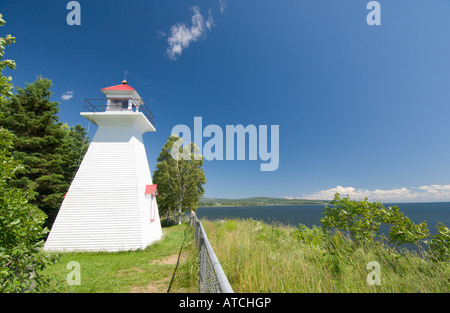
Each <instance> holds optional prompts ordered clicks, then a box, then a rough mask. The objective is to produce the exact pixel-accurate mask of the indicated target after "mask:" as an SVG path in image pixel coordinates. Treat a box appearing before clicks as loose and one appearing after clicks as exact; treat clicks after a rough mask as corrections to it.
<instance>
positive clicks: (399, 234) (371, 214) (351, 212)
mask: <svg viewBox="0 0 450 313" xmlns="http://www.w3.org/2000/svg"><path fill="white" fill-rule="evenodd" d="M323 215H324V217H323V218H322V219H321V222H322V223H323V225H324V227H325V228H327V229H338V230H341V231H344V232H347V233H349V234H350V236H351V238H352V240H354V241H355V242H356V243H357V244H358V243H361V242H367V241H373V239H375V238H377V237H378V238H379V237H380V232H379V229H380V225H381V224H382V223H385V224H386V225H387V226H389V233H388V239H389V244H390V245H395V246H399V245H402V244H407V243H410V244H414V245H415V246H416V247H417V251H418V253H419V254H421V253H422V244H423V243H425V239H426V238H427V237H429V236H430V231H429V230H428V227H427V222H426V221H423V222H422V223H420V224H415V223H414V222H413V221H411V220H410V219H409V218H408V217H407V216H405V215H404V214H403V213H402V212H400V209H399V208H398V207H397V206H393V207H388V208H387V209H386V208H385V207H384V205H383V204H381V203H380V202H378V201H375V202H369V201H368V199H367V198H365V199H364V200H361V201H355V200H350V198H349V197H348V196H347V197H345V198H341V197H340V195H339V194H338V193H337V194H336V195H335V197H334V199H333V201H331V202H330V207H328V206H325V212H324V213H323ZM437 242H439V240H436V241H435V243H437Z"/></svg>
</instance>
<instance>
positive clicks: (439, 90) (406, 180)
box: [0, 0, 450, 202]
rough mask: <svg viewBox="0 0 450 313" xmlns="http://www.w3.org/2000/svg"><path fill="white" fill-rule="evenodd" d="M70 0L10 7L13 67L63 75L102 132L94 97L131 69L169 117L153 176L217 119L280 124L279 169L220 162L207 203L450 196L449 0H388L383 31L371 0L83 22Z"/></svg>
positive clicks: (74, 108)
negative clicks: (170, 154)
mask: <svg viewBox="0 0 450 313" xmlns="http://www.w3.org/2000/svg"><path fill="white" fill-rule="evenodd" d="M68 2H69V1H63V0H47V1H29V0H0V12H1V13H3V15H4V19H5V20H6V21H7V24H5V26H4V27H2V28H1V29H0V31H1V36H4V35H5V34H6V33H11V34H12V35H14V36H16V38H17V41H16V43H15V44H14V45H12V46H11V47H9V48H8V49H7V55H6V57H7V58H10V59H14V60H15V61H16V63H17V69H16V70H14V71H5V73H4V74H7V75H11V76H12V77H13V83H14V84H15V85H17V86H19V87H23V86H24V85H25V82H33V81H34V80H35V78H36V75H42V76H43V77H46V78H50V79H51V80H52V81H53V84H54V86H53V88H52V91H53V93H54V94H53V98H52V99H53V100H54V101H59V102H60V103H61V105H60V120H61V121H62V122H66V123H68V124H69V125H74V124H77V123H79V124H82V125H83V126H85V127H87V125H88V122H87V121H86V120H85V119H83V118H82V117H81V116H80V114H79V113H80V111H81V110H82V104H83V99H85V98H101V97H102V96H103V94H102V93H101V92H100V88H103V87H107V86H112V85H116V84H119V83H120V81H121V80H122V79H123V76H124V74H123V72H124V71H127V72H128V74H127V80H128V82H129V84H130V85H131V86H132V87H134V88H135V89H136V90H137V91H138V92H139V94H140V95H141V96H142V98H143V99H144V101H145V102H146V103H147V105H148V106H149V107H150V110H151V111H152V113H153V114H154V115H155V117H156V125H155V126H156V129H157V132H156V133H147V134H145V135H144V140H145V144H146V147H147V154H148V159H149V164H150V167H151V169H152V171H153V170H154V169H155V166H156V158H157V156H158V154H159V152H160V150H161V148H162V146H163V144H164V143H165V141H166V140H167V138H168V137H169V135H170V133H171V130H172V128H173V127H174V126H175V125H178V124H185V125H188V126H189V127H191V128H192V129H193V122H194V117H195V116H201V117H202V119H203V126H206V125H209V124H216V125H219V126H220V127H222V129H223V130H224V132H225V127H226V125H237V124H242V125H244V126H246V125H250V124H252V125H256V126H258V125H279V130H280V135H279V144H280V148H279V167H278V169H277V170H275V171H272V172H261V171H260V164H261V160H256V161H250V160H248V159H247V160H241V161H237V160H235V161H231V160H223V161H217V160H213V161H206V162H205V165H204V168H205V172H206V176H207V178H208V182H207V184H206V186H205V188H206V192H205V197H228V198H241V197H248V196H272V197H300V198H329V197H330V195H332V194H333V193H334V192H336V191H339V192H341V193H344V194H345V193H348V194H350V195H351V196H352V197H362V196H368V197H369V199H372V200H382V201H401V202H402V201H404V202H409V201H450V162H449V161H450V140H449V138H450V123H449V117H450V58H449V55H450V40H449V39H448V38H449V30H448V29H449V22H448V14H449V12H450V2H449V1H446V0H434V1H419V0H417V1H416V0H410V1H405V0H398V1H386V0H380V1H379V3H380V5H381V25H380V26H376V25H375V26H369V25H368V24H367V22H366V16H367V14H368V13H369V10H367V9H366V5H367V3H368V2H369V1H366V0H345V1H344V0H342V1H335V0H280V1H274V0H258V1H237V0H221V1H219V0H203V1H191V0H183V1H180V0H177V1H174V0H166V1H156V0H155V1H148V0H146V1H138V0H130V1H117V0H109V1H100V0H89V1H86V0H80V1H78V2H79V3H80V5H81V25H80V26H69V25H68V24H67V22H66V16H67V14H68V13H69V12H70V11H69V10H67V9H66V5H67V3H68ZM175 30H178V32H175ZM174 34H175V35H177V36H178V37H176V36H173V35H174ZM175 39H178V41H177V40H175ZM181 42H183V43H184V44H185V45H184V46H180V45H179V44H180V43H181ZM171 43H172V45H171ZM180 47H181V49H180ZM63 95H66V97H63ZM94 132H95V127H93V128H91V136H93V135H94ZM204 141H206V140H204Z"/></svg>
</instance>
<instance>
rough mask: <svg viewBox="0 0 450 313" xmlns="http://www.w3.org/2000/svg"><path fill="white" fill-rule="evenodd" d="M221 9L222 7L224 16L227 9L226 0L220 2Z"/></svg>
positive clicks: (221, 10)
mask: <svg viewBox="0 0 450 313" xmlns="http://www.w3.org/2000/svg"><path fill="white" fill-rule="evenodd" d="M219 7H220V14H223V12H225V8H226V7H227V3H226V2H225V0H219Z"/></svg>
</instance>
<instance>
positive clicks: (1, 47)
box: [0, 14, 16, 103]
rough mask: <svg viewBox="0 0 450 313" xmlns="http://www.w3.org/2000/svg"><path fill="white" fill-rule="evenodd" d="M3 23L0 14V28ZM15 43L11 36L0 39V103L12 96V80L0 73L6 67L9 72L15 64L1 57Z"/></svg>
mask: <svg viewBox="0 0 450 313" xmlns="http://www.w3.org/2000/svg"><path fill="white" fill-rule="evenodd" d="M5 23H6V22H5V20H4V19H3V15H2V14H0V27H1V26H3V25H4V24H5ZM15 41H16V38H15V37H12V36H11V35H6V37H5V38H3V37H0V103H1V102H3V101H4V100H5V99H6V97H10V96H11V95H12V89H13V86H12V84H11V80H12V78H11V76H3V74H2V72H3V70H4V69H5V68H7V67H8V68H9V69H11V70H13V69H15V68H16V63H15V62H14V60H3V56H4V55H5V48H6V47H7V46H9V45H10V44H12V43H14V42H15Z"/></svg>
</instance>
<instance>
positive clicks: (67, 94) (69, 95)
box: [61, 90, 73, 101]
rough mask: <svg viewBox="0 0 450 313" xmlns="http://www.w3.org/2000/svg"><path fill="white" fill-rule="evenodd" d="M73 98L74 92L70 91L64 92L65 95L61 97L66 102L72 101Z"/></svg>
mask: <svg viewBox="0 0 450 313" xmlns="http://www.w3.org/2000/svg"><path fill="white" fill-rule="evenodd" d="M72 98H73V91H72V90H68V91H66V92H64V93H63V95H62V96H61V99H63V100H64V101H67V100H70V99H72Z"/></svg>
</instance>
